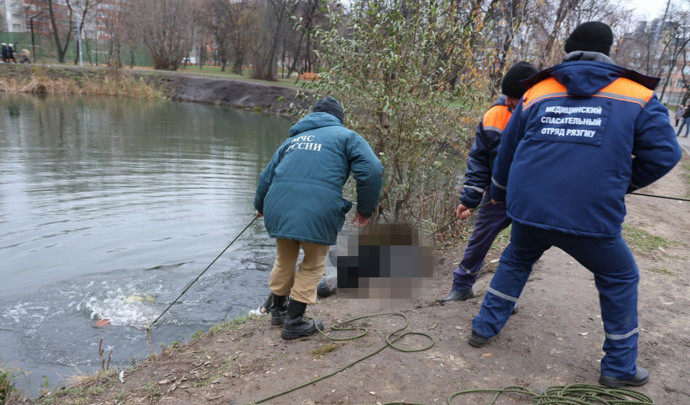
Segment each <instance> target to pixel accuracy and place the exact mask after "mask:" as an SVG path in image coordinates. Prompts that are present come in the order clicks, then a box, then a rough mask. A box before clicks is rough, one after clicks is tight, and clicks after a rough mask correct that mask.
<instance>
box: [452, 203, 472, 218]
mask: <svg viewBox="0 0 690 405" xmlns="http://www.w3.org/2000/svg"><path fill="white" fill-rule="evenodd" d="M455 215H456V216H457V217H458V218H460V219H461V220H463V221H464V220H466V219H467V218H469V217H470V215H472V209H471V208H467V207H465V206H464V205H462V204H460V205H458V209H457V210H455Z"/></svg>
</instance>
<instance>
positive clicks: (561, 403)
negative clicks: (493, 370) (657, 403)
mask: <svg viewBox="0 0 690 405" xmlns="http://www.w3.org/2000/svg"><path fill="white" fill-rule="evenodd" d="M474 393H493V394H494V397H493V398H492V399H491V402H489V403H488V404H487V405H494V404H495V403H496V401H497V400H498V398H499V397H500V396H501V394H504V393H512V394H519V395H526V396H530V397H532V399H533V400H534V402H532V403H533V404H535V405H653V404H654V402H653V401H652V400H651V399H650V398H649V397H647V396H646V395H644V394H642V393H640V392H637V391H631V390H626V389H622V388H607V387H603V386H601V385H591V384H572V385H559V386H553V387H549V388H547V389H546V391H544V393H543V394H538V393H536V392H532V391H530V390H528V389H527V388H525V387H522V386H519V385H511V386H508V387H505V388H501V389H471V390H463V391H458V392H456V393H454V394H453V395H451V396H450V397H449V398H448V405H450V404H451V402H452V400H453V398H455V397H457V396H460V395H465V394H474Z"/></svg>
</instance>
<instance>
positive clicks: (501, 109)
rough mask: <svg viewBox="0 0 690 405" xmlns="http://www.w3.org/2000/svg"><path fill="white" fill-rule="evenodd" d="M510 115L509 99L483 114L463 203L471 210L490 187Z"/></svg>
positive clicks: (499, 100)
mask: <svg viewBox="0 0 690 405" xmlns="http://www.w3.org/2000/svg"><path fill="white" fill-rule="evenodd" d="M510 115H511V111H510V108H509V107H508V106H507V105H506V97H505V96H501V97H499V98H498V100H496V102H495V103H494V104H493V106H491V108H490V109H489V111H487V112H486V113H485V114H484V117H483V118H482V122H480V123H479V126H478V127H477V134H476V136H475V137H474V144H473V145H472V149H471V150H470V153H469V155H468V156H467V170H466V171H465V182H464V188H463V189H462V194H461V195H460V202H462V205H464V206H465V207H468V208H475V207H477V206H478V205H479V203H480V202H481V200H482V196H483V194H484V191H485V190H486V189H487V188H488V187H489V185H490V184H491V171H492V169H493V163H494V159H495V158H496V152H497V151H498V144H499V143H500V141H501V134H502V133H503V130H504V129H505V127H506V125H507V124H508V120H510Z"/></svg>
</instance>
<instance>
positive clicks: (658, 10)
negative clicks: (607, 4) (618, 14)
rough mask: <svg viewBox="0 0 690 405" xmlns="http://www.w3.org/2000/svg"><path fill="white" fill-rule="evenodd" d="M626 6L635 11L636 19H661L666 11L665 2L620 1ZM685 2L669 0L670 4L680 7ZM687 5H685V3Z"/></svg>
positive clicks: (645, 0) (663, 0) (660, 0)
mask: <svg viewBox="0 0 690 405" xmlns="http://www.w3.org/2000/svg"><path fill="white" fill-rule="evenodd" d="M621 1H622V2H623V3H624V4H625V5H626V6H628V7H630V8H632V9H633V10H635V14H636V16H637V17H640V18H643V19H647V20H653V19H654V18H657V17H661V16H662V15H663V14H664V10H665V9H666V1H667V0H627V1H626V0H621ZM684 3H685V2H682V1H679V0H671V4H676V5H682V4H684ZM685 4H687V3H685Z"/></svg>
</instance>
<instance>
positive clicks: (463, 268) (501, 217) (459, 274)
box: [451, 193, 510, 291]
mask: <svg viewBox="0 0 690 405" xmlns="http://www.w3.org/2000/svg"><path fill="white" fill-rule="evenodd" d="M489 201H491V196H489V193H484V197H483V198H482V202H481V203H480V205H481V204H484V203H486V202H489ZM508 225H510V218H509V217H508V215H506V205H505V204H497V205H493V204H487V205H485V206H483V207H481V208H480V209H479V213H478V214H477V222H476V223H475V224H474V231H473V232H472V235H471V236H470V240H469V242H468V243H467V247H466V248H465V253H464V255H463V257H462V260H461V261H460V265H459V266H458V268H457V269H455V271H454V272H453V287H451V289H452V290H455V291H467V290H469V289H471V288H472V286H473V285H474V283H475V282H476V281H477V278H479V271H480V270H481V269H482V266H483V265H484V259H485V258H486V254H487V253H488V252H489V249H490V248H491V245H492V244H493V243H494V240H495V239H496V236H498V234H499V233H500V232H501V231H502V230H504V229H506V228H507V227H508Z"/></svg>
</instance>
